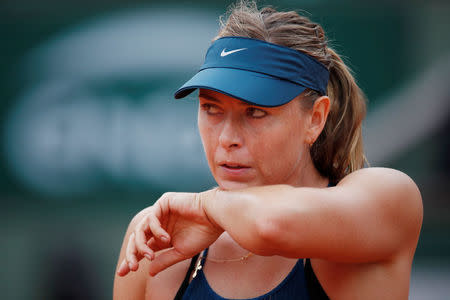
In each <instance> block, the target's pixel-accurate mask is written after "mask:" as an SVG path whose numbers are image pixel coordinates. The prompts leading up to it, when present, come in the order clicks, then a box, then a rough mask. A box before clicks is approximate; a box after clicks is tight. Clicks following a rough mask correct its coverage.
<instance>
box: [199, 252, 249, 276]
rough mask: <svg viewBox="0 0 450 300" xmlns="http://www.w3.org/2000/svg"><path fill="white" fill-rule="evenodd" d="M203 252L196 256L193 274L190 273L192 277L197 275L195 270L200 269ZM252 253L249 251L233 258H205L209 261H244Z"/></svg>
mask: <svg viewBox="0 0 450 300" xmlns="http://www.w3.org/2000/svg"><path fill="white" fill-rule="evenodd" d="M204 253H205V252H203V253H202V255H201V256H200V257H199V258H198V260H197V263H196V266H195V269H194V274H193V275H192V279H194V278H195V277H196V276H197V272H198V271H200V270H201V269H202V260H203V258H205V256H204ZM252 255H253V253H252V252H249V253H247V254H246V255H244V256H241V257H239V258H233V259H214V258H209V257H206V260H209V261H211V262H216V263H226V262H233V261H245V260H247V259H248V258H249V257H250V256H252Z"/></svg>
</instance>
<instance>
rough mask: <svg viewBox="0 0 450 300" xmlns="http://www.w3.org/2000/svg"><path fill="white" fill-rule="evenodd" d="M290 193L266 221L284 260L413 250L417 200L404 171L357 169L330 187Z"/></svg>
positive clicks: (376, 257) (346, 258)
mask: <svg viewBox="0 0 450 300" xmlns="http://www.w3.org/2000/svg"><path fill="white" fill-rule="evenodd" d="M291 195H292V196H291V197H290V200H289V201H284V202H282V203H281V204H280V205H275V208H274V209H273V208H272V209H271V212H270V214H271V215H272V216H273V218H268V220H266V221H267V223H268V225H267V227H268V228H269V230H268V232H269V233H268V234H267V236H268V237H269V239H271V241H272V242H274V243H276V244H278V245H283V246H282V247H281V252H283V253H282V254H284V255H286V256H296V257H317V258H324V259H328V260H332V261H340V262H371V261H372V262H373V261H380V260H386V259H389V258H392V257H393V256H395V255H396V254H398V253H399V252H401V251H410V253H411V255H413V253H414V251H415V248H416V245H417V240H418V237H419V233H420V228H421V225H422V214H423V211H422V199H421V195H420V192H419V190H418V188H417V186H416V185H415V183H414V182H413V181H412V180H411V179H410V178H409V177H408V176H407V175H405V174H404V173H401V172H399V171H396V170H392V169H384V168H368V169H362V170H359V171H356V172H353V173H352V174H350V175H348V176H347V177H345V178H344V179H343V180H342V181H341V182H340V183H339V184H338V185H337V186H336V187H332V188H326V189H309V188H293V189H291ZM271 224H272V225H271ZM273 224H276V225H275V226H273ZM277 247H279V246H277ZM279 249H280V248H279Z"/></svg>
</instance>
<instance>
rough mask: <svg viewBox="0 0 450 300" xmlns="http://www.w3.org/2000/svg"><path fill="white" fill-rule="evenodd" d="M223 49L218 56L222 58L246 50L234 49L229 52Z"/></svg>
mask: <svg viewBox="0 0 450 300" xmlns="http://www.w3.org/2000/svg"><path fill="white" fill-rule="evenodd" d="M225 49H226V48H224V49H223V50H222V52H221V53H220V56H222V57H224V56H227V55H230V54H233V53H235V52H239V51H242V50H246V49H247V48H241V49H234V50H230V51H225Z"/></svg>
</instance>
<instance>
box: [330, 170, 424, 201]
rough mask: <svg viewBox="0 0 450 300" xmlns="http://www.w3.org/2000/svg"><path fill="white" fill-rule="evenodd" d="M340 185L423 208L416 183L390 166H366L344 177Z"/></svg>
mask: <svg viewBox="0 0 450 300" xmlns="http://www.w3.org/2000/svg"><path fill="white" fill-rule="evenodd" d="M338 186H342V187H349V188H351V189H354V190H356V191H359V190H361V191H365V192H371V193H374V194H373V195H374V196H375V197H376V196H384V197H388V198H389V199H392V200H394V199H395V200H396V201H399V202H408V204H410V205H413V206H415V207H416V208H417V209H421V208H422V196H421V195H420V191H419V188H418V187H417V185H416V183H415V182H414V181H413V180H412V179H411V177H409V176H408V175H406V174H405V173H403V172H401V171H398V170H395V169H389V168H364V169H360V170H358V171H355V172H353V173H351V174H349V175H347V176H346V177H344V178H343V179H342V180H341V181H340V182H339V184H338Z"/></svg>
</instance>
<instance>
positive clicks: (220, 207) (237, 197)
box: [205, 185, 302, 255]
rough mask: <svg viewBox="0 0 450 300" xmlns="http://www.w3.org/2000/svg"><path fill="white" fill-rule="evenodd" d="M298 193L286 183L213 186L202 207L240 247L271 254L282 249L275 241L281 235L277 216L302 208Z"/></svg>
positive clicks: (280, 226)
mask: <svg viewBox="0 0 450 300" xmlns="http://www.w3.org/2000/svg"><path fill="white" fill-rule="evenodd" d="M299 197H301V192H300V190H299V189H298V188H294V187H292V186H289V185H272V186H261V187H252V188H247V189H242V190H235V191H223V190H216V191H215V193H214V194H211V196H210V197H206V201H205V210H206V213H207V215H208V217H209V218H210V220H211V222H213V223H215V224H216V225H217V226H218V227H220V228H222V229H223V230H225V231H227V232H228V234H230V236H231V237H232V238H233V239H234V240H235V241H236V242H237V243H239V244H240V245H241V246H242V247H244V248H246V249H248V250H250V251H252V252H254V253H256V254H260V255H274V254H281V253H280V251H283V250H282V249H280V245H275V243H276V242H277V241H278V240H279V239H283V237H282V236H281V234H283V233H282V232H279V231H280V230H282V226H283V224H282V222H280V220H282V219H283V218H284V217H286V216H287V214H289V213H294V211H296V212H295V214H297V215H298V213H299V211H300V210H301V209H302V208H301V205H300V204H301V203H300V202H299V201H298V199H299ZM300 221H301V220H298V222H300ZM284 234H287V232H284Z"/></svg>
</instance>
